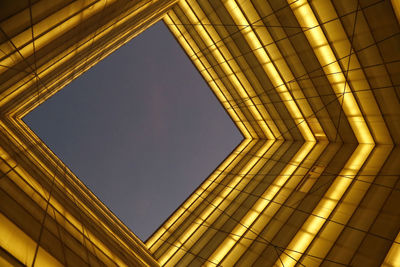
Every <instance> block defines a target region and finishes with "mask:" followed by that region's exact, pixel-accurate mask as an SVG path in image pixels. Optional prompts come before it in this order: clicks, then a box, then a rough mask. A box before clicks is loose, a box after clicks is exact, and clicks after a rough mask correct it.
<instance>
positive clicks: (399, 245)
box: [382, 233, 400, 267]
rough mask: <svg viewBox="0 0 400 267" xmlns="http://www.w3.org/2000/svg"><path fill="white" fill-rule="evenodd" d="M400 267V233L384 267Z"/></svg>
mask: <svg viewBox="0 0 400 267" xmlns="http://www.w3.org/2000/svg"><path fill="white" fill-rule="evenodd" d="M396 266H400V233H399V234H398V235H397V237H396V239H395V240H394V242H393V244H392V247H391V248H390V250H389V252H388V254H387V255H386V258H385V261H384V262H383V264H382V267H396Z"/></svg>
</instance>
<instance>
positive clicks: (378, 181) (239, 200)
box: [0, 0, 400, 266]
mask: <svg viewBox="0 0 400 267" xmlns="http://www.w3.org/2000/svg"><path fill="white" fill-rule="evenodd" d="M122 2H123V1H121V2H119V1H116V5H117V4H118V3H119V4H120V3H122ZM80 3H81V4H82V6H85V5H88V3H89V1H88V2H86V1H80ZM102 3H103V2H102ZM110 3H111V2H110ZM140 3H142V4H143V6H142V7H143V9H144V10H147V9H148V8H150V9H151V8H152V4H155V5H157V4H156V3H153V2H150V1H149V2H147V1H143V2H140ZM103 4H105V3H103ZM172 4H173V3H172V2H171V6H168V8H169V7H171V10H170V11H169V12H168V13H167V15H166V16H164V22H165V23H166V24H167V25H168V27H169V28H170V30H171V33H172V34H174V36H175V37H176V39H177V40H178V42H179V43H180V44H181V46H182V48H183V49H184V50H185V51H186V53H187V55H188V57H189V58H190V59H191V60H192V61H193V63H194V64H195V66H196V67H197V68H198V70H199V72H200V73H201V74H202V75H203V77H204V79H205V80H206V81H207V82H208V83H209V85H210V88H211V89H212V90H213V92H214V93H215V95H216V96H217V97H218V99H219V101H220V102H221V104H222V105H223V107H224V108H225V109H226V110H227V112H228V114H229V115H230V116H231V117H232V119H233V121H234V122H235V124H236V125H237V127H238V128H239V129H240V131H241V132H242V133H243V135H244V136H245V138H246V139H245V140H243V142H242V143H241V144H240V145H239V146H238V147H237V148H236V149H235V150H234V151H233V152H232V154H231V155H230V156H228V157H227V158H226V159H225V161H223V162H222V163H221V164H220V165H219V166H218V167H217V169H216V170H215V172H213V173H212V174H211V175H210V176H209V177H208V178H207V179H205V181H204V182H203V183H202V184H201V185H200V186H199V188H198V189H196V190H195V191H194V193H193V194H192V195H190V196H189V197H188V199H187V200H186V201H185V202H184V203H183V204H182V205H181V206H180V207H179V208H178V209H177V210H176V212H174V213H173V214H172V215H171V216H170V217H169V218H168V219H167V220H166V222H165V223H164V224H163V225H161V226H160V228H159V229H158V230H157V231H156V232H155V233H154V234H153V235H152V236H151V237H150V238H149V240H147V242H146V246H147V248H148V249H149V251H150V253H152V256H153V257H154V259H156V260H157V261H158V263H159V264H161V265H166V266H202V265H208V266H217V265H222V266H232V265H234V264H236V265H237V266H251V265H254V266H295V265H298V266H320V265H322V266H336V265H338V266H379V265H383V266H398V265H400V263H399V258H400V257H399V230H400V223H399V222H400V213H399V209H398V203H399V201H400V194H399V188H398V182H399V176H400V169H399V166H400V164H399V158H400V156H399V153H400V152H399V151H400V150H399V148H398V144H399V143H400V123H399V121H400V97H399V94H400V93H399V85H400V50H399V49H398V48H399V47H400V27H399V23H398V11H399V8H398V4H397V1H394V0H393V1H384V0H374V1H357V0H351V1H348V0H326V1H319V0H314V1H301V0H298V1H292V0H289V1H284V0H274V1H272V0H271V1H265V0H253V1H246V0H238V1H235V0H223V1H211V0H199V1H196V0H181V1H179V2H177V3H176V4H175V5H172ZM392 4H393V5H392ZM132 5H133V4H132ZM167 5H168V4H167ZM164 7H165V8H166V9H163V8H162V7H160V6H158V8H159V9H157V10H164V11H167V7H166V6H164ZM58 9H60V7H58ZM58 9H57V10H58ZM93 9H95V6H93ZM136 9H139V7H136V8H135V9H134V10H132V16H133V17H135V16H136V15H135V14H137V13H135V10H136ZM29 10H30V9H29V8H27V9H26V10H25V11H26V14H25V17H24V18H25V20H26V19H27V18H29V16H27V15H29ZM32 10H33V9H32ZM60 10H61V9H60ZM106 10H107V11H108V12H110V14H111V13H112V9H111V8H110V9H106ZM122 10H123V9H122ZM50 13H54V10H53V11H51V12H50ZM97 14H98V13H97ZM148 14H153V15H154V14H159V13H152V12H150V13H148ZM163 14H164V13H163ZM396 14H397V16H396ZM95 16H96V15H95V13H93V12H92V10H87V11H85V12H84V13H82V17H85V19H86V20H87V21H88V25H93V24H92V23H90V22H89V21H90V18H94V17H95ZM126 16H129V14H126ZM44 17H46V16H44ZM111 17H112V16H111ZM142 17H143V16H142ZM149 17H151V18H154V20H156V19H157V18H159V17H157V18H156V16H155V17H152V15H149ZM13 18H14V17H13ZM71 18H73V16H71ZM10 19H11V18H10ZM128 20H129V19H128ZM114 22H115V20H113V19H110V20H107V21H104V23H105V24H104V25H106V24H107V23H111V25H116V27H117V30H116V31H115V32H113V31H112V30H111V28H107V29H109V30H107V29H104V31H103V30H102V31H101V32H104V36H103V37H100V36H99V39H93V40H96V42H100V41H101V38H105V39H103V41H104V43H103V45H99V46H96V48H98V50H95V52H96V53H100V51H102V52H101V55H103V54H104V55H105V54H107V53H108V52H109V51H111V50H112V48H113V44H114V43H119V42H123V41H122V40H123V38H124V36H128V35H129V32H131V30H133V29H136V30H137V32H140V31H141V29H144V28H143V27H144V26H143V25H147V24H146V23H145V22H144V20H140V19H139V20H137V21H136V22H137V23H138V24H135V25H136V26H133V24H131V26H129V27H128V26H127V27H123V25H124V23H125V21H124V20H123V19H121V22H120V24H118V23H114ZM24 23H25V24H24V26H25V27H20V28H18V27H16V28H15V25H19V24H18V23H17V24H10V23H8V24H7V26H8V27H10V28H7V30H6V31H5V32H3V41H2V44H1V45H2V46H1V48H2V50H3V51H5V52H4V53H3V54H4V55H3V56H2V58H1V59H0V60H1V62H2V63H1V64H3V65H2V66H3V68H5V69H6V70H3V74H2V76H1V78H2V81H3V84H2V87H1V88H2V91H1V92H2V93H3V94H2V95H1V96H2V102H1V103H0V104H1V107H2V110H3V113H2V114H4V116H3V118H4V119H3V120H2V127H3V128H2V129H3V130H2V134H3V136H4V137H3V139H1V140H12V145H9V144H8V145H7V143H5V144H3V143H2V144H1V145H2V147H5V149H4V152H2V159H3V161H4V165H2V168H3V169H2V171H3V172H8V173H9V174H8V176H7V177H9V178H8V179H10V180H12V181H17V180H18V179H16V178H14V177H13V175H15V174H14V173H15V172H18V174H19V175H21V173H22V171H24V173H26V174H24V175H25V176H24V177H33V176H34V175H33V174H34V171H33V170H35V168H40V170H45V171H46V172H47V173H48V174H47V175H44V176H43V177H45V178H43V179H42V178H40V177H42V176H38V177H39V178H40V179H39V178H35V179H33V178H30V179H29V181H31V184H30V185H31V187H32V188H35V189H36V190H38V192H41V191H40V190H41V187H40V186H42V185H43V184H45V183H46V181H47V183H48V182H49V181H52V179H54V181H57V182H59V181H60V179H59V176H52V175H50V174H52V172H51V170H52V167H53V168H54V166H58V167H59V166H63V165H62V164H61V163H59V162H58V161H57V160H56V159H55V158H54V156H53V157H50V156H49V155H52V154H51V152H50V151H47V150H43V149H41V148H40V151H37V150H38V149H36V148H35V149H34V151H35V152H31V151H29V150H28V149H30V147H31V146H30V145H29V142H32V141H33V140H36V139H35V138H34V135H33V134H32V133H31V132H29V131H28V130H26V129H25V128H24V125H22V124H21V123H20V121H18V118H20V116H21V115H22V114H24V112H25V113H26V112H28V111H29V110H31V109H32V108H33V107H34V105H33V104H32V103H35V102H37V98H36V99H35V100H33V96H34V95H35V94H34V92H35V93H36V96H37V94H38V92H39V93H41V94H42V95H43V94H44V93H45V92H46V90H45V89H44V88H43V86H40V83H45V84H46V85H47V87H49V88H52V89H51V90H50V91H48V92H49V93H51V92H53V91H54V92H55V91H56V90H58V89H60V88H61V87H62V86H61V83H62V82H65V80H63V79H65V77H70V78H72V77H73V73H74V72H72V69H73V67H71V66H82V65H81V64H82V61H80V60H79V57H77V56H78V55H79V53H88V50H86V52H85V49H88V47H87V46H85V41H84V40H85V38H86V37H87V35H84V36H81V35H78V36H80V37H79V38H78V39H79V40H82V43H81V46H79V47H80V48H77V49H75V50H73V51H76V52H77V53H78V54H73V53H71V51H72V50H68V49H66V47H67V45H65V46H64V50H63V51H70V52H66V54H65V56H64V57H63V59H65V60H69V59H74V60H75V61H73V62H74V65H73V64H67V65H64V67H63V69H62V70H63V71H61V72H59V73H60V75H58V76H57V77H55V76H54V75H52V74H54V73H55V72H54V71H55V70H56V68H60V67H61V66H62V62H63V61H62V60H61V61H60V63H58V62H59V61H56V62H55V61H54V60H51V59H52V58H56V56H58V55H60V56H61V55H63V54H62V53H61V52H60V51H55V50H54V52H53V50H48V51H47V52H48V53H49V55H48V57H47V58H46V57H44V55H43V53H42V54H41V55H39V54H40V51H45V50H44V48H42V47H41V46H40V45H41V44H38V45H39V46H40V47H41V48H40V50H38V51H37V53H35V48H34V47H33V45H32V42H31V39H33V38H30V39H27V38H28V34H27V33H26V32H24V31H27V29H28V31H29V29H32V28H30V24H31V23H30V22H29V19H28V20H27V21H25V22H24ZM74 23H75V22H74V20H73V19H72V20H71V21H70V22H68V23H66V24H65V25H63V26H62V28H61V29H63V30H66V31H67V30H68V29H72V28H69V27H73V25H75V24H74ZM141 23H142V24H141ZM11 25H14V26H13V27H14V28H15V29H14V28H13V29H12V27H11ZM1 27H2V28H3V27H5V26H4V23H3V24H1ZM135 27H136V28H135ZM38 30H43V29H42V28H38ZM7 32H8V34H7ZM31 32H32V30H31ZM33 32H34V31H33ZM112 32H113V33H116V32H117V33H118V34H116V35H114V37H115V36H120V37H121V38H122V39H118V38H112V37H111V36H113V35H112ZM4 33H6V34H4ZM19 33H20V34H21V38H22V37H24V38H25V39H24V38H22V39H19V37H18V36H17V35H18V34H19ZM49 33H50V34H49V36H48V38H49V39H48V40H49V41H51V40H53V41H52V42H53V43H55V42H62V40H64V41H65V39H62V38H58V39H57V41H56V39H54V38H55V37H56V33H54V35H52V34H53V32H52V31H49ZM99 33H100V31H99ZM124 34H125V35H124ZM31 35H34V34H31ZM64 35H65V36H67V34H64ZM64 35H63V36H64ZM44 38H46V37H44ZM52 38H53V39H52ZM10 39H12V40H13V41H15V43H16V44H17V45H15V44H14V45H13V43H11V42H10V41H9V40H10ZM43 40H46V39H43ZM119 40H121V41H119ZM74 43H75V44H76V43H77V42H74ZM98 44H99V43H98ZM58 45H60V43H59V44H58ZM28 46H30V47H28ZM39 46H38V47H39ZM61 47H62V46H61ZM80 49H81V50H80ZM107 49H110V50H107ZM17 50H21V52H18V51H17ZM92 52H93V50H92ZM96 53H94V54H93V56H95V55H96ZM35 54H37V55H36V56H35ZM21 55H26V56H29V59H27V60H26V61H27V62H31V65H32V66H33V63H35V64H38V63H40V64H38V66H37V67H36V69H38V70H40V73H39V74H38V75H34V74H33V75H32V73H34V71H32V70H34V68H32V67H30V68H28V67H27V66H26V63H24V62H23V60H22V59H21ZM101 57H102V56H100V57H98V59H99V58H101ZM35 58H36V60H35ZM45 58H46V59H45ZM88 58H90V59H91V60H93V61H90V62H91V64H88V65H87V66H91V65H92V64H94V63H95V62H97V61H96V60H95V59H94V58H92V57H88ZM29 60H30V61H29ZM46 64H47V65H46ZM43 66H46V69H41V68H43ZM67 66H69V67H67ZM85 69H86V68H83V67H82V68H80V69H78V70H79V71H77V72H76V73H81V72H82V71H84V70H85ZM64 74H65V75H66V76H65V75H64ZM63 75H64V76H63ZM68 75H70V76H68ZM35 77H36V79H35ZM38 77H39V78H40V80H39V79H37V78H38ZM38 88H39V89H38ZM52 90H53V91H52ZM26 103H31V104H30V106H29V105H27V104H26ZM35 144H36V143H35ZM32 146H34V145H32ZM37 146H39V147H40V143H39V145H37ZM34 147H35V146H34ZM12 151H22V152H20V154H22V155H23V157H22V159H19V158H17V157H15V156H11V155H13V154H12V153H11V152H12ZM21 162H26V163H25V164H27V165H28V166H30V167H31V169H29V168H27V167H26V166H27V165H22V163H21ZM16 164H17V165H16ZM19 164H21V166H25V167H24V168H22V167H20V166H19ZM35 166H36V167H35ZM17 168H18V169H17ZM21 168H22V169H21ZM17 170H18V171H17ZM26 170H29V171H26ZM28 175H30V176H28ZM70 176H71V177H73V175H72V174H70ZM35 177H36V176H35ZM52 177H55V178H52ZM71 179H73V181H74V182H75V183H77V184H79V182H78V180H77V179H76V177H73V178H71ZM19 186H20V188H23V185H22V184H21V185H19ZM42 187H43V186H42ZM71 188H74V190H75V191H77V190H78V191H79V192H85V191H84V190H85V189H84V187H83V186H82V185H80V186H77V187H71ZM25 190H28V189H27V188H26V189H25ZM71 190H72V189H71ZM26 192H28V191H26ZM46 192H47V191H46ZM41 195H42V196H46V193H41ZM34 196H35V195H34ZM32 198H34V197H32ZM35 199H36V198H35ZM44 199H46V198H44ZM51 199H52V201H51V203H52V207H53V206H54V207H58V209H61V208H62V207H63V206H62V203H59V202H57V203H56V202H55V200H53V198H51ZM82 200H86V202H85V201H82ZM92 200H93V198H92ZM77 201H80V202H79V205H80V206H79V207H80V210H81V211H85V213H87V214H92V215H93V216H94V215H95V214H97V212H98V210H99V209H97V208H93V207H92V206H91V205H90V203H87V198H84V197H82V198H79V199H77ZM93 201H94V200H93ZM37 202H43V201H40V200H37ZM48 202H49V201H48ZM96 205H98V206H101V203H99V202H96ZM41 207H42V208H41V209H42V210H46V209H45V208H44V207H45V206H43V204H42V206H41ZM92 208H93V209H92ZM7 214H10V213H7ZM46 214H47V213H46ZM7 216H9V217H10V218H11V216H10V215H7ZM74 218H75V217H74ZM71 221H72V219H71ZM7 222H8V221H7ZM96 222H97V223H98V224H99V225H100V224H101V223H102V220H100V219H98V220H97V221H96ZM114 222H115V221H114ZM111 224H113V223H111ZM74 225H76V227H79V220H75V221H74ZM106 226H108V224H107V225H104V227H106ZM10 227H12V226H10ZM120 227H123V226H121V225H120ZM39 229H40V228H39ZM99 229H104V228H99ZM106 229H108V228H106ZM82 232H84V233H83V234H84V235H85V233H86V231H85V230H84V231H81V233H82ZM124 233H125V234H128V232H124ZM24 234H25V233H24ZM92 235H93V234H92V232H90V237H92ZM86 236H87V234H86ZM94 237H95V236H93V238H94ZM24 238H25V236H24V235H21V236H20V240H25V239H24ZM87 238H88V237H87ZM84 240H86V239H84ZM120 240H122V239H120ZM61 243H62V242H61ZM82 243H84V242H81V244H82ZM92 243H95V244H99V245H98V247H100V244H101V247H102V248H103V247H104V248H105V249H104V253H103V254H101V255H107V257H111V255H114V254H112V253H111V252H110V251H109V250H107V249H106V248H109V247H107V246H105V245H104V244H103V243H99V241H98V240H96V239H95V238H94V239H93V242H92ZM2 244H3V243H2ZM24 244H25V245H29V244H30V241H27V242H25V243H24ZM138 244H139V243H138ZM6 250H7V251H10V253H11V251H12V253H17V251H15V248H13V247H11V246H10V247H9V248H6ZM39 251H41V250H39ZM48 251H50V250H46V252H47V253H48ZM96 252H97V250H96ZM113 253H114V252H113ZM36 254H37V255H39V254H38V253H36ZM12 255H14V254H12ZM15 255H17V254H15ZM49 255H56V254H55V252H51V253H50V254H49ZM90 255H93V252H92V253H91V254H90ZM4 257H5V256H3V258H4ZM52 257H55V256H52ZM56 258H57V257H56ZM89 258H90V257H89ZM43 259H47V260H51V259H50V258H49V257H48V254H46V253H43ZM57 259H58V258H57ZM119 259H121V258H119Z"/></svg>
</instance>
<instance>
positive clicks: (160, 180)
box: [24, 22, 243, 241]
mask: <svg viewBox="0 0 400 267" xmlns="http://www.w3.org/2000/svg"><path fill="white" fill-rule="evenodd" d="M24 121H25V122H26V123H27V124H28V126H29V127H31V129H32V130H33V131H34V132H35V133H36V134H37V135H38V136H39V137H40V138H41V139H42V140H43V141H44V142H45V143H46V144H47V146H48V147H49V148H50V149H51V150H52V151H53V152H54V153H55V154H56V155H57V156H58V157H59V158H60V159H61V160H62V161H64V163H66V164H67V166H68V167H69V168H70V169H71V170H72V171H73V172H74V173H75V175H77V177H78V178H80V179H81V180H82V181H83V182H84V184H85V185H86V186H87V187H88V188H89V189H90V190H92V192H94V193H95V194H96V195H97V197H98V198H99V199H100V200H101V201H102V202H103V203H105V204H106V205H107V207H108V208H109V209H110V210H111V211H112V212H113V213H114V214H115V215H116V216H117V217H118V218H119V219H120V220H122V221H123V222H124V223H125V224H126V225H127V226H128V227H129V228H130V229H131V230H132V231H133V232H134V233H135V234H136V235H137V236H138V237H139V238H140V239H142V240H143V241H145V240H146V239H147V238H148V237H149V236H150V235H151V234H152V233H153V232H154V231H155V230H156V229H157V228H158V227H159V226H160V225H161V224H162V223H163V222H164V220H165V219H167V218H168V216H169V215H171V214H172V212H173V211H174V210H175V209H176V208H177V207H178V206H179V205H180V204H181V203H182V202H183V201H184V200H185V199H186V198H187V197H188V196H189V195H190V193H192V192H193V191H194V189H196V187H197V186H198V185H199V184H200V183H201V182H202V181H203V180H204V179H205V178H206V177H207V176H208V175H209V174H211V173H212V172H213V170H214V169H215V168H216V167H217V166H218V164H220V163H221V162H222V161H223V160H224V159H225V158H226V156H228V155H229V153H230V152H231V151H232V150H233V149H234V148H235V147H236V146H237V145H238V144H239V142H240V141H241V139H242V138H243V137H242V136H241V134H240V133H239V131H238V130H237V129H236V127H235V125H234V124H233V122H232V120H231V119H230V118H229V116H228V114H227V113H226V112H225V111H224V110H223V108H222V106H221V104H220V103H219V102H218V100H217V98H216V97H215V96H214V94H213V93H212V91H211V90H210V88H209V87H208V85H207V84H206V83H205V81H204V80H203V78H202V77H201V75H200V74H199V72H198V71H197V70H196V68H195V67H194V66H193V64H192V63H191V61H190V60H189V58H188V57H187V55H186V54H185V53H184V51H183V50H182V48H181V47H180V46H179V44H178V43H177V41H176V40H175V39H174V37H173V36H172V34H171V33H170V32H169V31H168V29H167V28H166V26H165V25H164V24H163V22H158V23H156V24H155V25H153V26H152V27H150V28H149V29H147V30H146V31H145V32H143V33H142V34H140V35H139V36H138V37H136V38H134V39H133V40H131V41H130V42H129V43H127V44H126V45H124V46H123V47H121V48H120V49H118V50H117V51H116V52H114V53H113V54H111V55H110V56H108V57H107V58H106V59H104V60H103V61H101V62H100V63H98V64H97V65H96V66H94V67H92V68H91V69H90V70H89V71H87V72H86V73H84V74H83V75H82V76H80V77H79V78H77V79H76V80H74V81H73V82H71V83H70V84H69V85H67V86H66V87H65V88H63V89H62V90H61V91H60V92H58V93H57V94H55V95H54V96H53V97H51V98H50V99H49V100H47V101H46V102H45V103H44V104H42V105H40V106H39V107H38V108H36V109H35V110H33V111H32V112H31V113H29V114H28V115H27V116H25V118H24Z"/></svg>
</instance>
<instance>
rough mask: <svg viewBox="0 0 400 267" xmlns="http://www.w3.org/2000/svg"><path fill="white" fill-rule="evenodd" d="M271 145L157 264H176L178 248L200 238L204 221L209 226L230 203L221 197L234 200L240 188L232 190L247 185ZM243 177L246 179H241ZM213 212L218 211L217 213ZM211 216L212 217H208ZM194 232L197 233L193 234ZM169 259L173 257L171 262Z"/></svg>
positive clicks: (204, 211) (261, 149)
mask: <svg viewBox="0 0 400 267" xmlns="http://www.w3.org/2000/svg"><path fill="white" fill-rule="evenodd" d="M273 143H274V141H271V140H269V141H267V142H265V143H264V144H263V145H262V146H261V147H260V148H259V149H258V150H257V152H256V153H255V155H254V157H253V159H254V158H255V159H256V160H253V159H252V160H250V161H249V162H248V163H246V165H245V166H244V167H243V169H242V170H241V171H240V173H241V175H236V176H235V177H234V178H233V179H232V180H231V181H230V182H229V184H228V185H226V186H225V187H224V189H223V190H222V191H221V192H220V193H219V195H218V196H217V197H216V198H215V199H214V200H212V201H211V203H209V204H208V206H207V208H205V210H203V212H202V213H201V214H200V215H199V216H198V219H197V220H196V221H195V222H194V223H193V224H192V225H190V227H189V228H188V229H186V230H185V232H184V233H183V234H182V235H181V236H180V237H179V238H178V240H177V241H176V242H175V243H174V245H173V246H170V247H169V249H168V251H166V252H165V253H164V254H163V255H162V256H161V257H160V258H159V263H160V264H161V265H163V264H165V263H166V262H167V261H169V264H174V263H176V262H177V261H178V260H179V259H180V257H182V256H183V254H184V252H183V251H182V250H179V247H180V246H182V244H183V243H185V242H186V241H187V240H188V239H189V237H190V241H191V244H193V243H195V241H196V240H197V239H198V238H199V237H200V235H201V233H202V232H204V231H205V230H206V229H205V228H204V227H202V228H201V229H199V228H200V226H201V224H202V223H204V221H205V220H206V222H207V224H208V225H210V224H212V223H213V222H214V220H216V219H217V218H218V216H219V215H220V211H219V210H224V207H225V206H227V205H228V204H229V203H230V202H228V201H226V200H224V199H223V197H225V196H227V195H230V196H231V198H234V197H235V196H237V195H238V194H239V193H240V188H238V190H234V189H235V188H236V187H237V186H238V184H239V183H240V185H241V187H244V186H245V185H246V184H247V183H249V181H250V179H251V178H252V177H253V176H254V175H255V174H256V173H257V169H260V168H261V167H262V166H263V165H264V164H265V162H266V161H267V159H265V158H263V155H264V154H265V153H266V152H267V151H268V149H269V148H270V147H271V146H272V145H273ZM253 168H254V169H253ZM250 170H251V171H252V173H251V174H249V173H248V172H249V171H250ZM245 176H246V179H243V178H244V177H245ZM220 205H221V206H220ZM215 211H218V213H217V212H215ZM211 214H212V216H211V217H209V216H210V215H211ZM198 229H199V230H198ZM197 230H198V231H197ZM195 231H197V232H196V233H195ZM189 245H190V244H186V246H185V248H186V249H188V248H187V246H189ZM174 254H175V255H174ZM171 257H173V260H171Z"/></svg>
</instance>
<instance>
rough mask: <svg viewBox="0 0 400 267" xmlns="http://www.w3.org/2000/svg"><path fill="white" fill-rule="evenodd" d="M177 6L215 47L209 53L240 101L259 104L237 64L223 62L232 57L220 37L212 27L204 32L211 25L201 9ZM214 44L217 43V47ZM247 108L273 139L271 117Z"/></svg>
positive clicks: (261, 109) (262, 110)
mask: <svg viewBox="0 0 400 267" xmlns="http://www.w3.org/2000/svg"><path fill="white" fill-rule="evenodd" d="M179 5H180V6H181V8H182V9H183V10H184V11H185V15H186V16H187V17H188V18H189V20H190V23H191V24H193V25H196V27H195V30H196V31H197V32H198V34H199V35H200V36H201V38H202V39H203V41H204V42H205V44H206V46H207V47H210V48H212V47H215V49H210V50H211V53H212V55H213V56H214V57H215V59H216V60H217V61H218V63H219V66H220V67H221V68H222V69H223V71H224V72H225V73H226V76H227V78H228V79H229V80H230V82H231V83H232V84H233V85H234V87H235V89H236V91H237V92H238V93H239V95H240V97H241V98H242V99H257V102H261V100H259V99H258V96H257V94H256V92H255V91H254V89H253V88H252V86H251V85H250V83H249V81H248V80H247V79H246V78H245V76H244V75H243V73H241V72H240V71H239V70H240V68H239V67H238V65H237V63H236V62H235V61H231V62H229V64H228V62H227V61H226V60H225V59H226V58H233V57H232V55H231V54H230V52H229V50H228V49H227V48H226V46H225V45H224V44H223V43H222V42H218V41H219V40H220V37H219V36H218V34H217V33H216V31H215V29H214V28H213V27H208V28H207V29H208V31H206V28H205V26H203V25H211V23H210V21H209V20H208V19H207V17H206V16H205V14H204V13H203V11H202V10H201V8H200V7H199V6H198V5H197V3H192V6H189V5H188V3H186V1H180V2H179ZM194 10H195V11H194ZM195 12H196V14H197V15H198V16H199V17H200V18H202V20H201V21H199V20H198V19H197V16H196V14H195ZM216 42H218V46H217V44H216ZM235 70H238V71H235ZM245 103H247V102H245ZM247 108H248V109H249V110H250V112H251V114H252V115H253V116H254V118H255V120H256V122H257V123H258V125H259V127H260V128H261V129H262V130H263V132H264V134H265V135H266V136H267V138H268V139H275V136H274V134H273V133H272V131H271V129H270V127H273V128H274V131H277V128H276V126H275V124H274V123H273V122H272V120H271V117H270V116H269V113H268V111H267V110H266V109H265V108H264V106H255V105H254V104H250V105H247ZM266 121H268V122H269V124H270V125H269V126H268V125H267V123H266Z"/></svg>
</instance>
